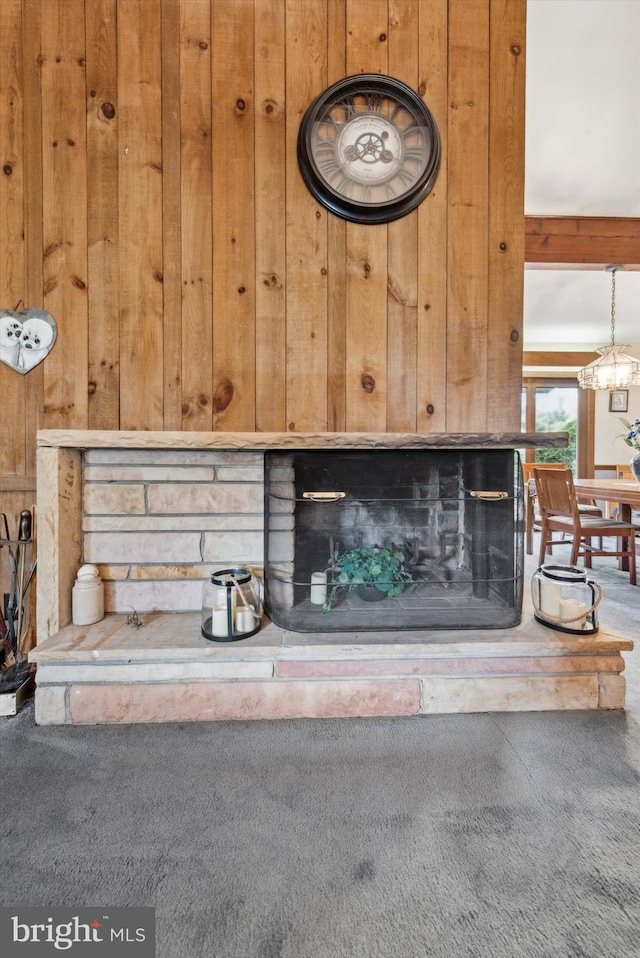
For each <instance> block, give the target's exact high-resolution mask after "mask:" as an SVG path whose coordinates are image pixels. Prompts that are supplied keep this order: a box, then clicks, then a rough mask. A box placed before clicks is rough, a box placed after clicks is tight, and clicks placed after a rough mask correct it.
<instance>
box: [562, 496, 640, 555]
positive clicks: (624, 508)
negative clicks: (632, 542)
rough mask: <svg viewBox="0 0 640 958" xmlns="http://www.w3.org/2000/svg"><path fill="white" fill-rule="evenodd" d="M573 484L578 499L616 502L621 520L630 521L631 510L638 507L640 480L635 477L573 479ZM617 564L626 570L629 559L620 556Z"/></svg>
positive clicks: (639, 501)
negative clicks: (637, 480)
mask: <svg viewBox="0 0 640 958" xmlns="http://www.w3.org/2000/svg"><path fill="white" fill-rule="evenodd" d="M573 485H574V486H575V490H576V495H577V496H578V498H579V499H583V498H584V499H596V500H599V501H601V502H617V503H618V506H619V510H620V511H619V513H618V519H619V520H620V521H621V522H631V513H632V512H633V510H634V509H640V482H636V481H635V479H574V480H573ZM638 531H639V532H640V526H639V527H638ZM618 566H619V568H620V569H624V571H625V572H628V571H629V559H628V558H624V556H622V557H620V559H619V560H618Z"/></svg>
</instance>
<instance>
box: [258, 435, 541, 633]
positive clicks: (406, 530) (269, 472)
mask: <svg viewBox="0 0 640 958" xmlns="http://www.w3.org/2000/svg"><path fill="white" fill-rule="evenodd" d="M522 513H523V496H522V480H521V470H520V463H519V457H518V454H517V453H516V452H514V451H513V450H508V449H464V450H441V449H440V450H400V449H391V450H380V449H376V450H349V451H346V452H345V451H326V450H324V451H322V450H314V451H300V452H286V451H281V450H274V451H270V452H267V453H266V456H265V602H266V609H267V612H268V615H269V617H270V619H271V620H272V621H273V622H275V623H276V624H277V625H279V626H281V627H282V628H285V629H292V630H294V631H301V632H354V631H359V630H368V631H394V632H397V631H403V630H416V629H418V630H425V629H426V630H433V629H479V628H480V629H504V628H510V627H512V626H514V625H517V623H518V622H519V621H520V616H521V607H522V581H523V561H524V558H523V544H522ZM371 570H373V577H374V579H375V582H374V584H373V585H369V586H367V585H366V579H367V578H368V577H369V576H370V575H371ZM362 579H365V583H363V582H362V581H361V580H362Z"/></svg>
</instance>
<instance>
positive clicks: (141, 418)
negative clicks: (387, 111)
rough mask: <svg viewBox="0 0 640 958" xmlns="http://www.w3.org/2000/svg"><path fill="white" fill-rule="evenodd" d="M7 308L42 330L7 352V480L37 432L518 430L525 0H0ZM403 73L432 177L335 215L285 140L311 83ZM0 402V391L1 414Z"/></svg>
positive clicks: (0, 465)
mask: <svg viewBox="0 0 640 958" xmlns="http://www.w3.org/2000/svg"><path fill="white" fill-rule="evenodd" d="M0 18H1V20H0V28H1V31H0V124H1V129H2V131H3V158H2V163H3V167H5V168H6V167H10V172H9V173H8V172H7V171H6V169H4V170H3V173H2V177H1V178H0V229H1V235H0V303H1V305H2V306H5V305H10V306H13V305H15V303H17V302H18V300H20V299H22V300H23V303H24V304H25V305H33V306H45V307H46V308H49V309H50V310H51V312H52V313H53V315H54V317H55V318H56V321H57V323H58V334H59V335H58V342H57V344H56V346H55V348H54V350H53V351H52V353H51V355H50V356H49V357H48V358H47V360H46V361H45V363H44V364H43V365H41V366H39V367H36V368H35V369H34V370H32V371H31V372H29V374H28V375H27V376H24V377H22V376H20V375H19V374H18V373H16V372H15V371H13V370H11V369H8V368H6V367H4V366H2V367H0V402H1V403H2V409H3V433H2V438H3V443H2V446H1V448H0V475H6V476H11V475H16V476H20V475H23V476H25V477H28V476H29V475H30V474H31V475H33V471H34V462H35V432H36V429H37V428H38V427H39V426H41V425H47V426H54V425H55V426H69V427H72V426H77V427H79V428H86V427H89V428H101V429H105V428H123V429H126V428H137V429H145V428H149V429H161V428H165V429H181V428H184V429H208V428H214V429H236V430H243V429H246V430H249V431H253V430H254V429H259V430H265V431H271V430H276V431H277V430H280V429H292V430H293V429H300V430H324V429H330V430H364V431H368V430H370V431H374V430H375V431H384V430H394V431H400V430H407V431H412V430H415V429H417V430H419V431H456V430H459V429H463V430H465V431H472V430H478V431H484V430H486V429H491V430H494V429H495V430H497V429H501V428H510V429H511V428H513V429H516V428H517V426H518V422H519V387H520V353H521V345H520V340H519V337H520V334H521V329H522V282H523V271H522V266H523V259H524V246H523V208H522V206H523V201H522V183H523V149H524V147H523V138H524V35H525V0H304V2H301V0H2V3H0ZM359 72H373V73H383V74H389V75H391V76H395V77H398V78H399V79H401V80H404V81H405V82H406V83H408V84H409V86H411V87H412V88H414V89H416V90H417V91H418V92H419V93H420V95H421V96H423V97H424V100H425V102H426V103H427V105H428V107H429V109H430V110H431V111H432V113H433V114H434V117H435V119H436V122H437V124H438V128H439V131H440V136H441V140H442V162H441V167H440V172H439V175H438V178H437V181H436V183H435V186H434V188H433V189H432V191H431V193H430V194H429V196H428V197H427V198H426V199H425V200H424V202H423V203H422V204H421V205H420V206H419V208H418V209H417V210H416V211H413V212H412V213H411V214H409V215H408V216H406V217H403V218H402V219H400V220H397V221H395V222H394V223H391V224H388V225H380V226H360V225H356V224H348V223H346V222H345V221H344V220H342V219H340V218H339V217H336V216H333V215H332V214H330V213H328V212H327V210H325V208H324V207H322V206H321V205H320V204H318V203H317V202H316V201H315V200H314V198H313V197H312V196H311V194H310V193H309V191H308V190H307V188H306V186H305V185H304V182H303V180H302V177H301V175H300V172H299V169H298V163H297V155H296V143H297V136H298V129H299V125H300V121H301V119H302V116H303V114H304V111H305V110H306V108H307V107H308V105H309V103H310V102H311V100H312V99H313V98H314V97H315V96H316V95H317V94H318V93H319V92H320V91H321V90H323V89H324V88H325V87H326V86H328V85H329V84H330V83H333V82H335V81H336V80H339V79H341V78H343V77H344V76H347V75H349V74H354V73H359ZM7 411H8V412H7Z"/></svg>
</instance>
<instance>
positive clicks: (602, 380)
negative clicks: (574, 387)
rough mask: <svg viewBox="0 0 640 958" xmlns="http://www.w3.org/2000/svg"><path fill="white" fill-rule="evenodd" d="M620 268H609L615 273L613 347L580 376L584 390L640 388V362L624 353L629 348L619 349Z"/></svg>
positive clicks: (613, 283) (581, 372)
mask: <svg viewBox="0 0 640 958" xmlns="http://www.w3.org/2000/svg"><path fill="white" fill-rule="evenodd" d="M619 269H620V266H605V271H606V272H607V273H611V345H610V346H601V347H600V348H599V349H597V350H596V352H597V353H600V356H599V357H598V359H594V361H593V362H592V363H589V365H588V366H585V367H584V369H581V370H580V372H579V373H578V385H579V386H581V387H582V388H583V389H624V388H626V387H627V386H640V359H634V357H633V356H629V355H628V354H627V353H625V352H624V351H623V350H625V349H629V348H630V347H629V346H616V342H615V331H616V271H617V270H619Z"/></svg>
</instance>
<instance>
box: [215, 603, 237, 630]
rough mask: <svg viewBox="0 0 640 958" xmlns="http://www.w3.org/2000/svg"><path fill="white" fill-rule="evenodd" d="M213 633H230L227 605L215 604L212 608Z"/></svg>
mask: <svg viewBox="0 0 640 958" xmlns="http://www.w3.org/2000/svg"><path fill="white" fill-rule="evenodd" d="M232 622H233V620H232ZM211 634H212V635H229V619H228V617H227V607H226V605H214V607H213V609H212V610H211Z"/></svg>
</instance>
